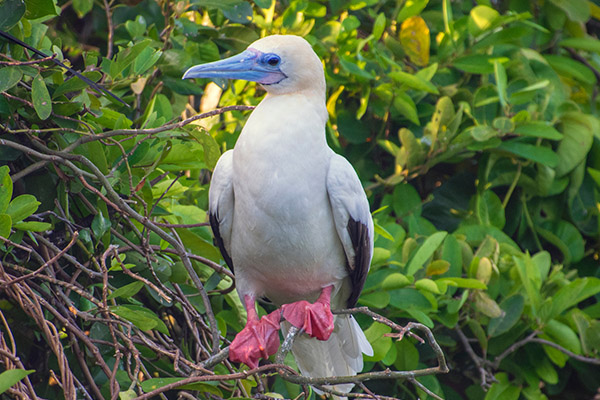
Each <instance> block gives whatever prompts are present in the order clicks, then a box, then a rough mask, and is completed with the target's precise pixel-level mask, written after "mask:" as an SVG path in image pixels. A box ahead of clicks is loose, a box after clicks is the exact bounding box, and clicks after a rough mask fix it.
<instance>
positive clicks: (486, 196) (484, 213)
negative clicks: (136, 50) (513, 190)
mask: <svg viewBox="0 0 600 400" xmlns="http://www.w3.org/2000/svg"><path fill="white" fill-rule="evenodd" d="M476 204H477V209H476V210H475V211H476V213H477V217H478V218H479V223H480V224H482V225H491V226H495V227H496V228H498V229H502V228H504V224H505V223H506V218H505V217H504V207H502V201H500V198H499V197H498V196H497V195H496V193H494V192H493V191H491V190H486V191H485V192H484V193H483V195H478V196H477V200H476Z"/></svg>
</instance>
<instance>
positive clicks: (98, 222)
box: [92, 213, 111, 239]
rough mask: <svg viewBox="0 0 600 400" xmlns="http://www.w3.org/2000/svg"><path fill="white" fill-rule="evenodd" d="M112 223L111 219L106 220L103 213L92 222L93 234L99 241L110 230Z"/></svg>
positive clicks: (97, 215)
mask: <svg viewBox="0 0 600 400" xmlns="http://www.w3.org/2000/svg"><path fill="white" fill-rule="evenodd" d="M110 227H111V223H110V219H109V218H105V217H104V215H102V213H98V214H96V216H95V217H94V219H93V220H92V232H93V233H94V236H96V238H97V239H100V238H101V237H102V236H104V234H105V233H106V232H108V231H109V230H110Z"/></svg>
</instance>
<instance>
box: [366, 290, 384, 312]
mask: <svg viewBox="0 0 600 400" xmlns="http://www.w3.org/2000/svg"><path fill="white" fill-rule="evenodd" d="M358 302H359V303H360V304H364V305H365V306H367V307H373V308H376V309H383V308H385V307H387V305H388V304H390V294H389V292H385V291H380V292H374V293H368V294H363V295H362V296H360V298H359V299H358Z"/></svg>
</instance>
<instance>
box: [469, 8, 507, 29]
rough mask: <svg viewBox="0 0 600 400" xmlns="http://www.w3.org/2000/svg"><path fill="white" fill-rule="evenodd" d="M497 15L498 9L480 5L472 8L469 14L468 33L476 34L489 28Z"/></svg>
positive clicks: (498, 14)
mask: <svg viewBox="0 0 600 400" xmlns="http://www.w3.org/2000/svg"><path fill="white" fill-rule="evenodd" d="M499 16H500V13H498V11H496V10H494V9H493V8H491V7H488V6H484V5H480V6H477V7H475V8H473V9H472V10H471V13H470V15H469V23H468V26H469V33H471V35H478V34H480V33H481V32H483V31H485V30H487V29H489V28H491V27H492V26H493V24H494V21H495V20H496V19H497V18H498V17H499Z"/></svg>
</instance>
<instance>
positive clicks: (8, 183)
mask: <svg viewBox="0 0 600 400" xmlns="http://www.w3.org/2000/svg"><path fill="white" fill-rule="evenodd" d="M12 192H13V183H12V179H10V168H8V165H3V166H1V167H0V214H4V213H5V212H6V209H7V208H8V204H9V203H10V199H11V197H12Z"/></svg>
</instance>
